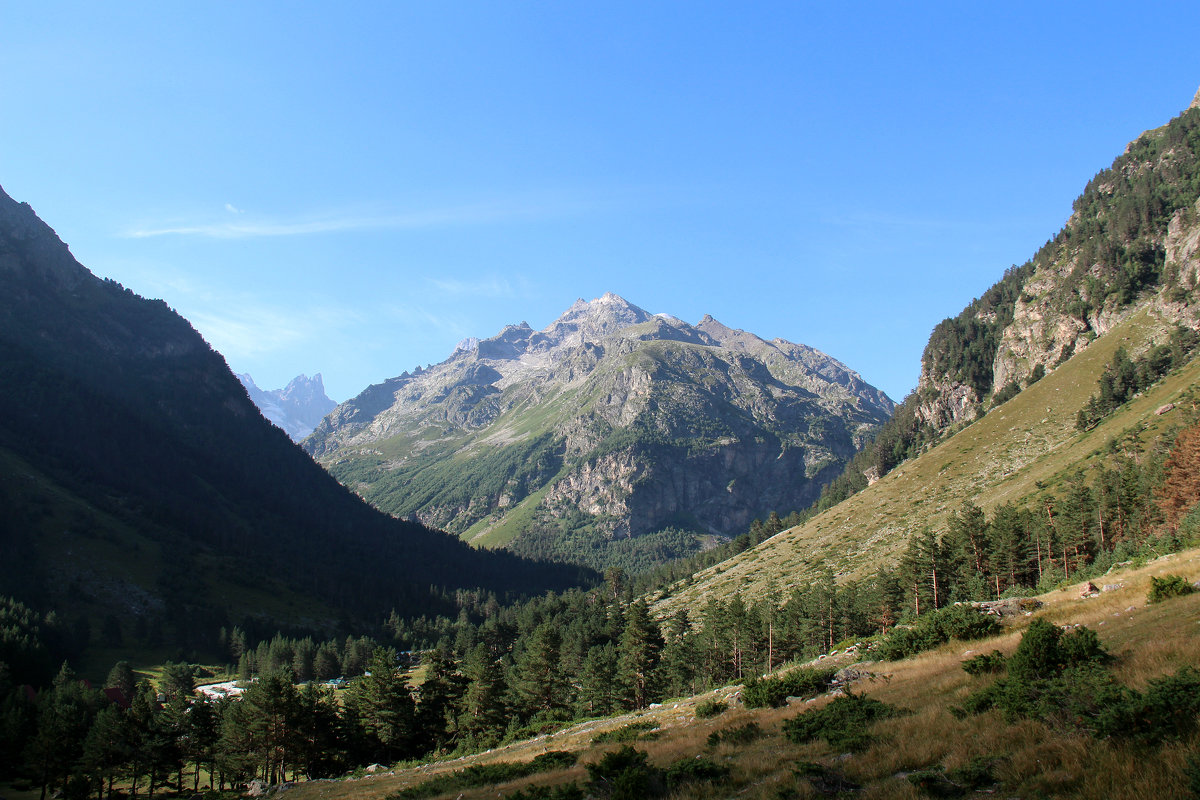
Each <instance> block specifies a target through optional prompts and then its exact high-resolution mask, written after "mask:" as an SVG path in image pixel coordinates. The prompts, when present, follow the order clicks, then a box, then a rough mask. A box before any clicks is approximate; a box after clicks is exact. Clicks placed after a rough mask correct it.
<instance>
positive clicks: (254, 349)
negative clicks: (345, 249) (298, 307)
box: [187, 302, 360, 359]
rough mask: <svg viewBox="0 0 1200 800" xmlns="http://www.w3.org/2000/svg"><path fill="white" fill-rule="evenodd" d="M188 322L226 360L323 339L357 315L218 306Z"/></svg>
mask: <svg viewBox="0 0 1200 800" xmlns="http://www.w3.org/2000/svg"><path fill="white" fill-rule="evenodd" d="M187 317H188V319H189V320H190V321H191V323H192V324H193V325H195V326H196V329H197V330H198V331H200V333H201V334H202V335H203V336H204V338H205V339H207V340H208V343H209V344H211V345H212V346H213V347H214V348H216V349H217V350H218V351H220V352H221V353H222V354H224V355H225V356H226V357H227V358H231V359H237V358H255V357H259V356H262V355H264V354H267V353H273V352H277V351H280V350H283V349H285V348H288V347H292V346H293V345H296V344H298V343H300V342H305V341H311V340H314V339H317V338H321V337H325V336H328V335H329V334H330V332H331V331H333V330H337V329H339V328H343V327H345V326H347V325H351V324H354V323H355V322H358V321H359V319H360V314H359V313H358V312H357V311H354V310H352V309H347V308H339V307H336V306H327V307H319V308H307V309H304V310H303V311H301V312H295V311H284V310H281V309H279V308H275V307H272V306H268V305H263V304H260V303H254V302H246V303H242V304H238V305H230V304H222V307H221V310H219V311H217V310H212V309H210V308H203V309H195V310H191V311H189V312H188V314H187Z"/></svg>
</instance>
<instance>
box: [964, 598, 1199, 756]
mask: <svg viewBox="0 0 1200 800" xmlns="http://www.w3.org/2000/svg"><path fill="white" fill-rule="evenodd" d="M1111 660H1112V657H1111V656H1110V655H1109V654H1108V653H1107V652H1105V650H1104V648H1103V647H1102V646H1101V644H1100V640H1099V638H1098V637H1097V636H1096V634H1095V632H1094V631H1092V630H1090V629H1088V628H1077V629H1075V630H1074V631H1072V632H1070V633H1063V631H1061V630H1060V629H1059V628H1057V627H1056V626H1054V625H1052V624H1050V623H1049V622H1046V621H1045V620H1034V621H1033V622H1032V623H1031V624H1030V625H1029V628H1028V629H1027V630H1026V631H1025V634H1024V636H1022V638H1021V643H1020V644H1019V645H1017V649H1016V651H1014V652H1013V654H1012V657H1010V658H1009V659H1008V674H1007V675H1006V676H1004V677H1001V678H999V679H997V680H996V682H995V683H993V684H992V685H990V686H987V687H984V688H982V689H980V690H979V691H976V692H974V693H972V694H971V695H969V696H968V697H967V699H966V701H965V702H964V703H963V711H964V712H965V713H972V714H978V713H981V712H983V711H987V710H988V709H991V708H996V709H999V710H1001V711H1003V712H1004V713H1005V715H1006V716H1007V717H1010V718H1015V717H1029V718H1033V719H1040V720H1043V721H1044V722H1046V723H1047V724H1049V725H1051V726H1053V727H1059V728H1068V729H1073V730H1078V731H1081V732H1084V733H1088V734H1091V735H1093V736H1096V737H1100V738H1107V737H1112V738H1118V739H1125V740H1129V741H1134V742H1138V743H1141V744H1156V743H1158V742H1161V741H1164V740H1168V739H1170V740H1180V739H1186V738H1187V737H1188V736H1190V735H1192V733H1193V732H1195V731H1196V729H1197V727H1198V718H1200V671H1197V670H1196V669H1195V668H1194V667H1190V666H1188V667H1183V668H1182V669H1180V670H1178V671H1177V672H1176V673H1175V674H1174V675H1167V676H1164V677H1162V678H1157V679H1154V680H1151V681H1150V682H1149V684H1148V685H1147V687H1146V691H1145V692H1138V691H1135V690H1133V689H1130V688H1129V687H1126V686H1122V685H1121V684H1119V683H1117V681H1116V679H1115V678H1114V677H1113V675H1112V673H1111V672H1110V671H1109V669H1108V668H1107V663H1108V662H1110V661H1111Z"/></svg>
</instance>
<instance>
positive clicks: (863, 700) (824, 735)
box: [783, 694, 907, 752]
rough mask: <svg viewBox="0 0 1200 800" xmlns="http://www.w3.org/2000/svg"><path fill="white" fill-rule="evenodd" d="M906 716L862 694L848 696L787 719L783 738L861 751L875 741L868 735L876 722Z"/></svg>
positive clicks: (797, 742) (841, 749) (900, 710)
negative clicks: (815, 740)
mask: <svg viewBox="0 0 1200 800" xmlns="http://www.w3.org/2000/svg"><path fill="white" fill-rule="evenodd" d="M904 713H907V712H905V711H903V710H902V709H899V708H896V707H895V706H892V705H889V704H887V703H883V702H880V701H879V700H876V699H874V698H872V697H867V696H866V695H863V694H846V695H843V696H842V697H837V698H834V700H833V701H832V702H831V703H829V705H827V706H824V707H822V708H817V709H813V710H811V711H805V712H804V713H803V714H801V715H800V716H798V717H793V718H792V719H789V720H784V722H783V735H784V736H786V737H787V738H788V739H789V740H790V741H792V742H795V743H796V744H804V743H806V742H811V741H812V740H814V739H824V740H825V741H827V742H828V743H829V746H830V747H832V748H834V749H835V750H840V751H843V752H844V751H850V752H858V751H861V750H865V749H866V748H867V747H868V746H870V744H871V742H872V741H874V739H873V737H872V736H871V734H870V732H869V728H870V727H871V726H872V725H873V724H874V723H876V722H878V721H880V720H884V719H889V718H891V717H895V716H899V715H900V714H904Z"/></svg>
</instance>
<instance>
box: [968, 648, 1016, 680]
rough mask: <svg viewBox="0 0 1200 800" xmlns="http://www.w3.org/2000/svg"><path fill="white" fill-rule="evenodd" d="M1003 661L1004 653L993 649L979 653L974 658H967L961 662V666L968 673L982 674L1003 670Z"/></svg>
mask: <svg viewBox="0 0 1200 800" xmlns="http://www.w3.org/2000/svg"><path fill="white" fill-rule="evenodd" d="M1005 663H1006V659H1005V657H1004V653H1001V652H1000V651H999V650H993V651H992V652H990V653H980V654H979V655H977V656H975V657H974V658H968V659H967V660H966V661H964V662H962V668H963V671H964V672H966V673H967V674H968V675H983V674H986V673H989V672H1003V671H1004V667H1005Z"/></svg>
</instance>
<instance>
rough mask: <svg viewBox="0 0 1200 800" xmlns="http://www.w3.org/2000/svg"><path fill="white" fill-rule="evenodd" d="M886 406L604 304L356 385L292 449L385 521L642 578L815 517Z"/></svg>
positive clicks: (772, 346) (729, 340) (801, 349)
mask: <svg viewBox="0 0 1200 800" xmlns="http://www.w3.org/2000/svg"><path fill="white" fill-rule="evenodd" d="M893 407H894V406H893V403H892V401H891V400H890V399H889V398H888V397H887V396H886V395H885V394H884V393H883V392H881V391H879V390H878V389H875V388H874V387H872V386H870V385H869V384H867V383H866V382H865V381H863V379H862V378H861V377H860V376H859V375H858V374H857V373H855V372H854V371H853V370H851V369H849V368H848V367H846V366H845V365H844V364H841V363H840V362H838V361H837V360H835V359H833V358H831V357H829V356H827V355H825V354H824V353H821V352H819V351H817V350H814V349H813V348H811V347H807V346H805V345H800V344H794V343H792V342H788V341H784V340H782V339H775V340H773V341H766V340H763V339H761V338H759V337H757V336H755V335H753V334H751V333H747V332H745V331H741V330H735V329H732V328H728V327H726V326H725V325H722V324H721V323H720V322H718V321H717V320H715V319H713V318H712V317H709V316H706V317H705V318H704V319H702V320H701V321H700V322H699V323H697V324H696V325H689V324H687V323H685V322H682V321H681V320H679V319H677V318H675V317H672V316H669V315H665V314H651V313H649V312H647V311H645V310H643V309H641V308H639V307H637V306H636V305H633V304H631V303H629V302H627V301H626V300H624V299H622V298H620V297H618V296H616V295H614V294H611V293H610V294H606V295H604V296H603V297H600V298H598V299H595V300H592V301H591V302H585V301H583V300H579V301H577V302H576V303H575V304H574V305H572V306H571V307H570V308H569V309H567V311H566V312H565V313H564V314H563V315H562V316H560V317H559V318H558V319H556V320H555V321H554V322H552V323H551V324H550V325H549V326H547V327H546V328H544V329H543V330H540V331H537V330H534V329H533V328H531V327H530V326H529V325H528V324H526V323H524V322H522V323H521V324H519V325H509V326H507V327H505V328H504V329H503V330H502V331H500V332H499V333H498V334H497V335H495V336H493V337H491V338H490V339H483V340H474V339H468V340H465V341H464V342H462V343H460V344H459V346H458V347H457V348H456V349H455V351H454V353H453V354H452V355H451V356H450V357H449V358H448V359H447V360H446V361H444V362H442V363H440V364H437V365H436V366H433V367H429V368H427V369H418V370H417V371H415V372H413V373H407V372H406V373H404V374H402V375H400V376H398V377H395V378H392V379H390V380H388V381H385V382H384V383H382V384H378V385H375V386H371V387H369V388H368V389H366V390H365V391H364V392H362V393H361V394H360V395H359V396H358V397H355V398H353V399H352V400H349V401H348V402H346V403H343V404H341V405H340V406H338V407H337V408H336V409H334V411H333V412H331V413H330V414H329V415H328V416H327V417H326V418H325V419H324V420H323V421H322V422H321V424H320V425H319V426H318V427H317V429H316V430H315V431H314V432H313V434H312V435H311V436H310V437H309V438H308V439H307V440H306V441H305V442H304V447H305V448H306V449H307V450H308V451H309V452H310V453H311V454H312V455H313V456H314V457H316V458H317V459H318V460H319V461H320V462H321V463H323V464H324V465H325V466H326V467H327V468H328V469H329V470H330V471H331V472H332V473H333V474H334V475H335V476H337V477H338V478H339V479H340V480H341V481H343V482H344V483H345V484H346V485H348V486H349V487H350V488H352V489H353V490H354V491H356V492H358V493H359V494H360V495H362V496H363V497H364V498H366V499H367V500H369V501H370V502H371V503H373V504H375V505H376V506H378V507H379V508H380V509H382V510H384V511H387V512H389V513H391V514H394V515H397V516H402V517H411V518H414V519H418V520H420V521H422V522H425V523H426V524H429V525H434V526H437V527H441V528H444V529H447V530H450V531H452V532H455V533H457V534H459V535H461V536H463V537H464V538H467V539H469V540H471V541H473V542H475V543H477V544H480V545H487V546H509V547H511V548H513V549H515V550H517V551H519V552H523V553H527V554H537V555H543V556H551V557H556V558H571V559H577V560H582V561H585V562H587V563H590V564H593V565H595V566H604V565H608V564H611V563H622V564H624V565H626V566H630V567H641V566H645V565H646V564H647V563H648V562H654V561H658V560H662V558H664V557H670V556H672V555H679V554H682V553H683V552H688V551H690V550H694V549H696V548H698V547H699V546H701V544H702V542H703V540H704V539H705V538H706V537H707V539H708V540H709V541H711V538H712V537H713V536H717V537H727V536H730V535H736V534H738V533H741V532H743V531H745V530H746V528H747V526H748V525H749V524H750V523H751V521H752V520H753V519H754V518H755V517H765V516H766V515H767V514H768V513H769V512H771V511H772V510H776V511H780V512H786V511H790V510H795V509H800V508H803V507H805V506H807V505H809V504H810V503H811V502H812V501H813V500H814V499H815V498H816V497H817V496H818V494H819V492H820V489H821V486H822V485H823V483H824V482H826V481H828V480H829V479H830V478H832V477H833V476H836V475H837V474H839V473H840V471H841V470H842V469H843V467H844V465H845V463H846V462H847V460H848V459H849V458H850V457H851V456H852V455H853V454H854V453H855V451H856V449H857V448H858V447H859V446H860V445H861V444H862V442H863V441H864V440H865V438H866V437H867V436H868V435H869V433H870V432H871V431H872V429H873V428H874V427H875V426H877V425H879V424H880V423H882V422H883V421H884V420H885V419H887V418H888V416H889V415H890V414H891V412H892V410H893Z"/></svg>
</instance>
